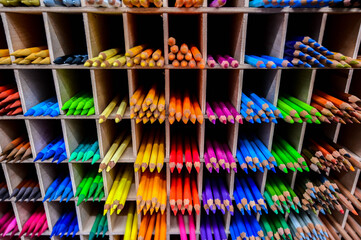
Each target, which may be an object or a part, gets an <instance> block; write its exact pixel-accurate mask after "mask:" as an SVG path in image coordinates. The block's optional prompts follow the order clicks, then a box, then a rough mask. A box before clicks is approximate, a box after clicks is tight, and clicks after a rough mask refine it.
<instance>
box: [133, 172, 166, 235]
mask: <svg viewBox="0 0 361 240" xmlns="http://www.w3.org/2000/svg"><path fill="white" fill-rule="evenodd" d="M166 205H167V186H166V179H165V174H164V171H163V172H160V173H158V172H155V173H151V172H149V171H145V172H144V173H143V174H142V177H141V178H140V183H139V187H138V192H137V209H138V214H139V213H141V212H142V211H143V214H147V212H148V211H149V214H150V215H152V214H153V212H154V211H155V212H156V213H158V212H159V213H162V215H164V211H165V208H166ZM159 210H160V211H159ZM138 236H139V235H138Z"/></svg>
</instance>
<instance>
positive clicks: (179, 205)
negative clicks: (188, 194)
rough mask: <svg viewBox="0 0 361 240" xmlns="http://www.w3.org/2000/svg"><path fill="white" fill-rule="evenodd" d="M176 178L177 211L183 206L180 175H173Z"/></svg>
mask: <svg viewBox="0 0 361 240" xmlns="http://www.w3.org/2000/svg"><path fill="white" fill-rule="evenodd" d="M174 175H176V177H177V197H176V200H177V207H178V209H181V208H182V205H183V184H182V175H181V174H179V173H175V174H174Z"/></svg>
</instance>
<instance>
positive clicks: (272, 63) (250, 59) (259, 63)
mask: <svg viewBox="0 0 361 240" xmlns="http://www.w3.org/2000/svg"><path fill="white" fill-rule="evenodd" d="M245 62H246V63H248V64H250V65H251V66H253V67H255V68H269V69H275V68H277V67H294V65H293V64H292V63H290V62H289V61H288V59H283V58H276V57H271V56H267V55H261V56H256V55H246V56H245Z"/></svg>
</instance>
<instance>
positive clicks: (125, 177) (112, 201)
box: [103, 166, 133, 216]
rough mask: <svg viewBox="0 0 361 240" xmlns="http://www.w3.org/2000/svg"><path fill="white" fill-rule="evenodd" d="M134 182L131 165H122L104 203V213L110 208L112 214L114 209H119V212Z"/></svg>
mask: <svg viewBox="0 0 361 240" xmlns="http://www.w3.org/2000/svg"><path fill="white" fill-rule="evenodd" d="M132 182H133V170H132V169H131V167H130V166H126V167H122V168H120V169H119V170H118V173H117V175H116V176H115V179H114V182H113V184H112V187H111V188H110V193H109V195H108V198H107V200H106V202H105V205H104V212H103V215H104V216H105V215H106V213H107V212H108V211H109V210H110V215H113V213H114V211H115V210H117V214H119V213H120V212H121V211H122V210H123V208H124V205H125V202H126V200H127V197H128V194H129V191H130V186H131V185H132Z"/></svg>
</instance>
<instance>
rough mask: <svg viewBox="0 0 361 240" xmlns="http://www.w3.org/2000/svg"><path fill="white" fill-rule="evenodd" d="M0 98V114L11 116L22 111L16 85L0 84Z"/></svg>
mask: <svg viewBox="0 0 361 240" xmlns="http://www.w3.org/2000/svg"><path fill="white" fill-rule="evenodd" d="M0 100H1V101H0V115H5V114H6V115H7V116H13V115H17V114H20V113H23V109H22V107H21V101H20V95H19V92H18V90H17V88H16V86H14V85H11V84H7V85H2V86H0Z"/></svg>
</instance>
